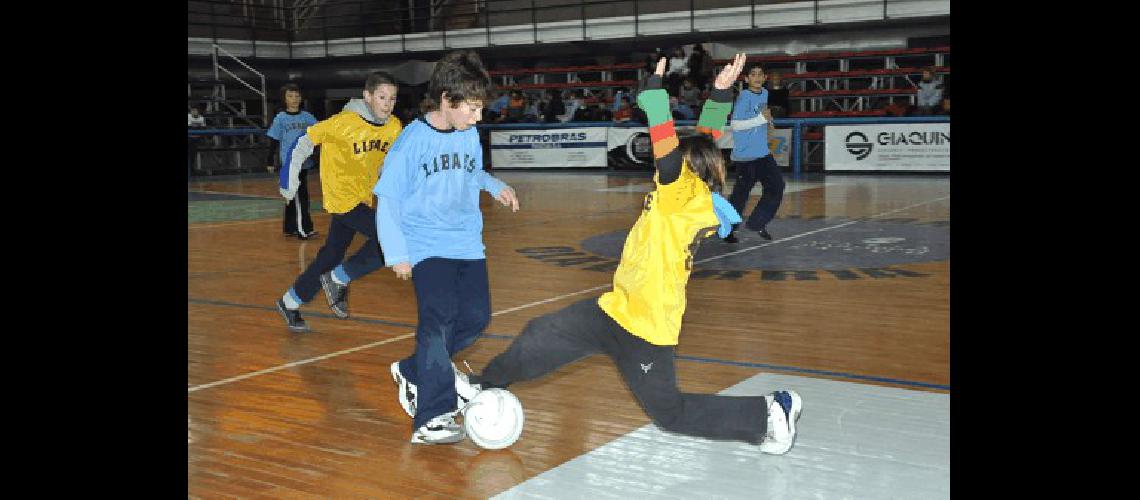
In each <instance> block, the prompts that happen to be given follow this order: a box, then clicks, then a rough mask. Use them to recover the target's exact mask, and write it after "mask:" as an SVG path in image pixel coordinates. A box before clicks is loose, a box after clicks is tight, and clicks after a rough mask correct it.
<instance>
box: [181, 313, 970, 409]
mask: <svg viewBox="0 0 1140 500" xmlns="http://www.w3.org/2000/svg"><path fill="white" fill-rule="evenodd" d="M187 302H190V303H192V304H208V305H215V306H226V307H241V308H245V309H261V310H265V311H273V312H277V308H276V307H269V306H255V305H249V304H236V303H233V302H225V301H221V300H204V299H193V298H191V299H188V300H187ZM305 315H306V316H316V317H318V318H334V319H340V318H337V316H336V315H333V314H328V313H319V312H308V311H306V312H305ZM344 321H356V322H360V323H371V324H378V325H388V326H399V327H404V328H412V329H414V328H415V327H416V325H411V324H406V323H396V322H392V321H383V320H378V319H368V318H353V317H349V318H345V319H344ZM481 336H482V337H487V338H492V339H499V340H512V339H514V338H515V337H517V335H502V334H496V333H484V334H483V335H481ZM677 359H680V360H684V361H695V362H697V363H712V364H717V365H732V366H741V367H745V368H764V369H767V370H772V371H783V372H794V373H807V374H812V375H825V376H828V377H837V378H846V379H852V380H869V381H873V382H884V383H888V384H896V385H904V386H910V387H922V388H926V389H938V390H943V391H949V390H950V386H948V385H941V384H930V383H926V382H915V381H911V380H900V379H894V378H886V377H873V376H870V375H857V374H854V373H843V372H833V371H827V370H812V369H809V368H799V367H795V366H780V365H771V364H767V363H753V362H749V361H731V360H727V359H716V358H702V357H698V356H681V355H678V356H677Z"/></svg>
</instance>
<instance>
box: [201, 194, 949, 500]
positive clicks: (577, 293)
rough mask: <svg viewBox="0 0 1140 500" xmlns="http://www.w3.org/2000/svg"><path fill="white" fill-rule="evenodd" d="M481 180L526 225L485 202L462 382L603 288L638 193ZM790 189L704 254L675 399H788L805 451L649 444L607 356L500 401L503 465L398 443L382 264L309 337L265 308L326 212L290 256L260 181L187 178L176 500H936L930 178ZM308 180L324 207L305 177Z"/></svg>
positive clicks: (936, 356) (397, 313)
mask: <svg viewBox="0 0 1140 500" xmlns="http://www.w3.org/2000/svg"><path fill="white" fill-rule="evenodd" d="M495 175H496V176H498V177H499V178H500V179H502V180H504V181H506V182H507V183H509V184H510V185H511V186H513V187H514V188H515V190H516V191H517V192H518V194H519V198H520V202H521V207H522V208H521V210H520V211H519V212H517V213H512V212H511V211H510V210H509V209H506V208H503V207H502V206H500V205H498V204H497V203H493V202H492V200H491V199H490V198H489V197H488V196H483V197H482V206H483V209H484V217H485V230H484V242H485V243H486V245H487V265H488V270H489V272H490V287H491V301H492V310H493V311H494V315H493V318H492V321H491V324H490V325H489V326H488V328H487V330H486V332H485V334H484V337H483V338H481V339H480V340H479V341H477V342H476V343H475V344H474V345H473V346H472V347H470V348H469V349H468V350H466V351H465V352H462V353H460V354H459V355H458V356H457V357H456V360H457V362H459V363H460V366H462V361H463V360H467V361H468V362H469V363H470V365H471V366H472V367H473V368H474V369H476V370H479V369H481V368H482V367H483V366H484V365H485V364H486V363H487V362H488V361H489V360H490V359H491V357H493V356H494V355H495V354H497V353H499V352H501V351H502V350H504V349H505V348H506V347H507V345H508V344H509V342H510V340H511V338H512V337H513V336H515V335H517V334H518V333H519V332H520V331H521V330H522V328H523V326H524V325H525V324H526V322H527V321H528V320H530V319H532V318H534V317H537V316H539V315H541V314H544V313H547V312H550V311H554V310H557V309H560V308H562V307H565V306H566V305H568V304H570V303H571V302H573V301H575V300H579V299H581V298H585V297H597V296H598V295H600V294H601V293H603V292H604V291H606V290H608V289H609V285H610V283H611V279H612V268H613V264H614V263H615V262H616V260H617V256H618V255H619V254H620V245H621V242H622V239H621V237H622V234H623V233H622V231H625V230H628V229H629V228H630V227H631V226H632V224H633V222H634V221H635V220H636V218H637V216H638V214H639V210H640V207H641V204H642V199H643V197H644V196H645V192H646V191H647V190H648V186H650V185H651V180H650V178H649V177H648V175H647V174H645V175H642V174H607V173H605V172H580V171H579V172H519V171H503V172H495ZM787 180H788V186H787V190H786V194H785V196H784V201H783V204H782V206H781V207H780V211H779V213H778V214H777V218H776V219H775V220H773V221H772V223H771V224H770V225H769V230H770V232H771V233H772V234H773V236H774V237H775V241H771V242H769V241H765V240H762V239H760V238H758V237H757V236H755V235H754V234H745V235H744V236H743V237H742V238H741V241H740V243H738V244H736V245H728V244H725V243H723V242H720V241H719V240H715V239H710V240H707V241H705V242H704V243H703V244H702V246H701V250H700V253H698V256H697V258H696V259H695V261H696V266H695V271H694V277H693V279H691V280H690V282H689V286H688V299H689V305H688V309H687V312H686V314H685V323H684V327H683V329H682V332H681V341H680V345H679V346H678V356H679V359H678V363H677V372H678V380H679V384H680V386H681V389H682V390H684V391H687V392H706V393H715V392H722V391H725V392H726V393H733V394H762V393H763V392H767V391H770V390H772V389H774V388H780V387H790V388H793V389H797V390H800V391H801V394H803V395H804V399H805V407H804V408H805V409H804V418H803V419H802V421H801V423H800V434H799V436H800V437H799V439H798V440H797V445H796V448H794V449H793V450H792V451H791V452H790V453H789V454H788V455H785V456H782V457H770V456H761V454H760V453H759V452H758V451H756V450H755V449H754V447H749V446H747V445H743V444H738V443H702V442H700V441H701V440H693V439H689V438H685V437H681V436H671V435H668V434H664V433H661V432H660V431H657V430H656V429H655V428H654V427H653V426H652V425H651V424H650V425H647V424H649V419H648V418H647V417H646V416H645V414H644V413H643V412H642V410H641V409H640V407H639V406H638V404H637V402H636V401H635V400H634V398H633V397H632V395H630V394H629V392H628V391H627V390H626V388H625V386H624V385H623V384H622V382H621V379H620V378H619V376H618V374H617V371H616V370H615V369H614V368H613V367H612V366H611V365H610V364H609V361H608V358H605V357H602V356H595V357H592V358H588V359H585V360H582V361H580V362H577V363H575V364H571V365H568V366H566V367H563V368H562V369H560V370H559V371H557V372H555V373H554V374H552V375H550V376H547V377H545V378H543V379H540V380H538V381H533V382H529V383H523V384H517V385H515V386H513V387H512V388H511V390H512V392H514V393H515V394H516V395H517V396H518V397H519V399H520V400H521V401H522V403H523V405H524V408H525V411H526V418H527V420H526V426H525V428H524V431H523V434H522V437H521V438H520V439H519V441H518V442H516V443H515V444H514V445H513V446H512V447H510V448H508V449H505V450H498V451H485V450H482V449H480V448H478V447H476V446H475V445H474V444H473V443H471V442H470V441H463V442H461V443H459V444H456V445H450V446H423V445H412V444H410V443H408V439H409V437H410V434H411V428H410V427H411V424H410V419H409V418H408V417H407V416H406V415H405V414H404V413H403V411H402V410H401V409H400V407H399V405H398V403H397V402H396V398H395V390H394V386H393V384H392V382H391V379H390V376H389V374H388V365H389V364H390V363H391V362H392V361H394V360H397V359H399V358H402V357H404V356H406V355H408V354H409V353H410V352H411V350H412V348H413V345H414V330H415V323H416V305H415V296H414V293H413V289H412V284H411V282H406V281H401V280H398V279H396V278H395V275H394V274H393V273H392V272H391V271H390V269H388V268H385V269H382V270H380V271H378V272H376V273H373V274H372V275H370V276H367V277H365V278H362V279H360V280H358V281H355V282H353V284H352V294H351V296H350V304H349V306H350V310H351V313H352V316H351V317H350V318H348V319H337V318H336V317H334V316H333V315H332V313H331V311H329V309H328V307H327V304H326V303H325V299H324V297H323V295H321V294H319V293H318V295H317V297H316V298H315V299H314V300H313V302H311V303H309V304H306V305H305V306H304V307H303V308H302V312H303V314H304V316H305V318H306V320H307V321H308V322H309V324H310V326H311V327H312V329H313V332H312V333H309V334H303V335H298V334H292V333H290V332H289V331H288V330H286V329H285V326H284V322H283V320H282V318H281V317H280V316H279V315H278V313H277V312H276V310H275V308H274V306H273V303H274V300H275V299H276V298H277V297H280V296H281V294H282V293H283V292H284V291H285V290H286V289H288V287H289V286H290V285H291V283H292V281H293V280H294V278H295V277H296V276H297V274H298V273H300V271H301V270H302V269H303V268H304V266H305V265H306V264H307V262H308V261H310V260H311V259H312V258H313V256H314V255H315V254H316V252H317V250H318V249H319V248H320V246H321V245H322V244H323V242H324V238H323V233H325V232H326V230H327V226H328V220H329V216H328V214H327V213H325V212H323V211H320V210H317V209H316V208H314V215H313V219H314V224H315V227H316V228H317V230H318V231H320V232H321V233H322V236H320V237H318V238H316V239H314V240H310V241H299V240H297V239H294V238H286V237H284V236H282V234H281V209H282V206H283V205H282V204H283V202H282V201H281V199H280V197H279V195H278V194H277V188H276V183H275V179H273V178H271V177H269V176H266V175H249V176H241V177H229V178H219V179H210V180H205V181H203V180H197V179H195V180H192V181H191V182H190V183H189V188H188V191H189V193H188V207H189V224H188V233H189V248H188V256H189V258H188V265H187V268H188V269H187V271H188V281H189V286H188V291H187V294H188V303H187V314H188V322H189V329H188V332H187V359H188V367H187V386H188V393H187V410H188V426H189V441H188V468H187V474H188V483H189V496H190V497H192V498H233V497H242V498H488V497H493V496H496V495H500V496H501V497H503V498H513V497H545V498H581V497H598V496H602V497H606V496H609V495H610V494H611V493H612V492H619V493H612V494H613V495H615V496H623V497H625V498H642V497H647V496H654V497H679V498H691V497H693V496H698V497H716V498H738V497H744V498H758V497H780V498H800V497H816V496H822V497H829V498H830V497H855V498H878V497H883V498H886V497H923V498H929V497H931V496H934V497H942V496H946V497H948V496H949V443H948V440H949V397H948V395H949V386H950V328H949V312H950V304H949V302H950V260H949V231H950V228H949V219H950V181H949V178H948V176H928V175H922V176H883V175H876V176H869V175H868V176H860V175H829V176H827V177H826V178H824V177H822V176H819V177H817V178H815V179H813V180H808V181H793V180H791V179H790V177H787ZM309 185H310V189H311V192H312V196H313V205H314V207H319V200H320V182H319V180H318V176H317V175H316V174H314V175H313V176H312V177H310V184H309ZM760 189H761V188H760V186H759V185H757V186H756V188H755V190H754V191H753V196H752V198H751V199H750V200H749V205H748V211H750V210H751V207H752V205H753V204H755V202H756V200H757V199H758V198H759V193H760ZM730 191H731V183H730V186H729V188H728V189H726V193H727V192H730ZM746 213H747V212H746ZM607 235H609V237H608V238H607ZM361 243H362V241H361V239H360V238H357V239H356V240H355V241H354V242H353V246H352V248H351V249H350V252H352V251H355V249H356V248H358V247H359V245H360V244H361ZM772 384H777V386H772V387H769V386H770V385H772ZM734 391H735V392H734ZM859 418H862V420H859ZM645 436H649V437H645ZM642 438H644V439H642ZM638 439H641V441H638ZM646 439H648V441H646ZM638 442H642V443H649V444H642V445H638V444H636V443H638ZM638 446H641V447H640V448H639V447H638ZM694 446H696V447H697V448H693V447H694ZM613 450H619V451H620V450H626V451H625V452H624V453H625V454H619V455H614V451H613ZM629 450H632V451H629ZM662 450H687V451H684V452H683V453H682V452H677V453H673V452H668V453H666V452H663V451H662ZM693 450H697V451H693ZM606 457H608V458H606ZM615 457H616V458H615ZM697 459H699V460H697ZM696 462H701V463H706V462H707V464H713V465H709V466H708V467H707V468H708V469H709V470H707V471H705V472H701V471H702V470H704V469H701V467H698V466H696V465H694V463H696ZM591 464H593V465H591ZM599 464H601V465H599ZM916 470H917V471H919V472H921V474H919V476H916V475H915V474H916ZM576 471H577V472H576ZM670 471H671V472H670ZM923 474H925V475H923ZM680 475H684V476H685V480H684V481H680V480H677V478H678V477H680ZM856 476H859V477H862V478H865V479H867V478H869V479H870V481H853V480H852V478H853V477H856ZM915 477H921V478H924V480H922V481H920V482H916V481H915V480H914V479H913V478H915ZM731 478H739V479H740V481H741V482H735V483H734V482H733V480H732V479H731ZM908 478H909V479H908ZM745 479H747V480H745ZM662 485H671V486H670V487H668V488H666V487H661V486H662Z"/></svg>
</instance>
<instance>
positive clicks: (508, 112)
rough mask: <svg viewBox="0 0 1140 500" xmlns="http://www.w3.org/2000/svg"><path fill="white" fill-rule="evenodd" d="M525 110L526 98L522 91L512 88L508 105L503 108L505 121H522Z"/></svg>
mask: <svg viewBox="0 0 1140 500" xmlns="http://www.w3.org/2000/svg"><path fill="white" fill-rule="evenodd" d="M525 112H526V99H525V98H523V93H522V91H519V90H512V91H511V95H510V99H509V100H508V101H507V107H506V109H504V110H503V121H504V122H506V123H518V122H521V121H522V119H523V114H524V113H525Z"/></svg>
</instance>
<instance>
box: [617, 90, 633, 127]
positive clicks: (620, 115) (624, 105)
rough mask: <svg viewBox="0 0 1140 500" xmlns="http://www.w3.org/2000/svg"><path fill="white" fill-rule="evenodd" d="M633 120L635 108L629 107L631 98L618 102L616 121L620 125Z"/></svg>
mask: <svg viewBox="0 0 1140 500" xmlns="http://www.w3.org/2000/svg"><path fill="white" fill-rule="evenodd" d="M632 118H633V108H632V107H631V106H630V105H629V97H628V96H625V97H622V99H621V100H620V101H618V109H617V111H614V121H615V122H619V123H620V122H628V121H629V120H630V119H632Z"/></svg>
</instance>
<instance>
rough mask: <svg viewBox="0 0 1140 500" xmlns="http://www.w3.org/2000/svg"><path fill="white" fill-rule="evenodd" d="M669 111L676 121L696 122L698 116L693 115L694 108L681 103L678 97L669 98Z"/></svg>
mask: <svg viewBox="0 0 1140 500" xmlns="http://www.w3.org/2000/svg"><path fill="white" fill-rule="evenodd" d="M669 111H671V112H672V113H673V119H674V120H696V119H697V115H696V114H695V113H693V108H690V107H689V105H688V104H685V103H683V102H681V101H680V100H679V99H677V97H676V96H669Z"/></svg>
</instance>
